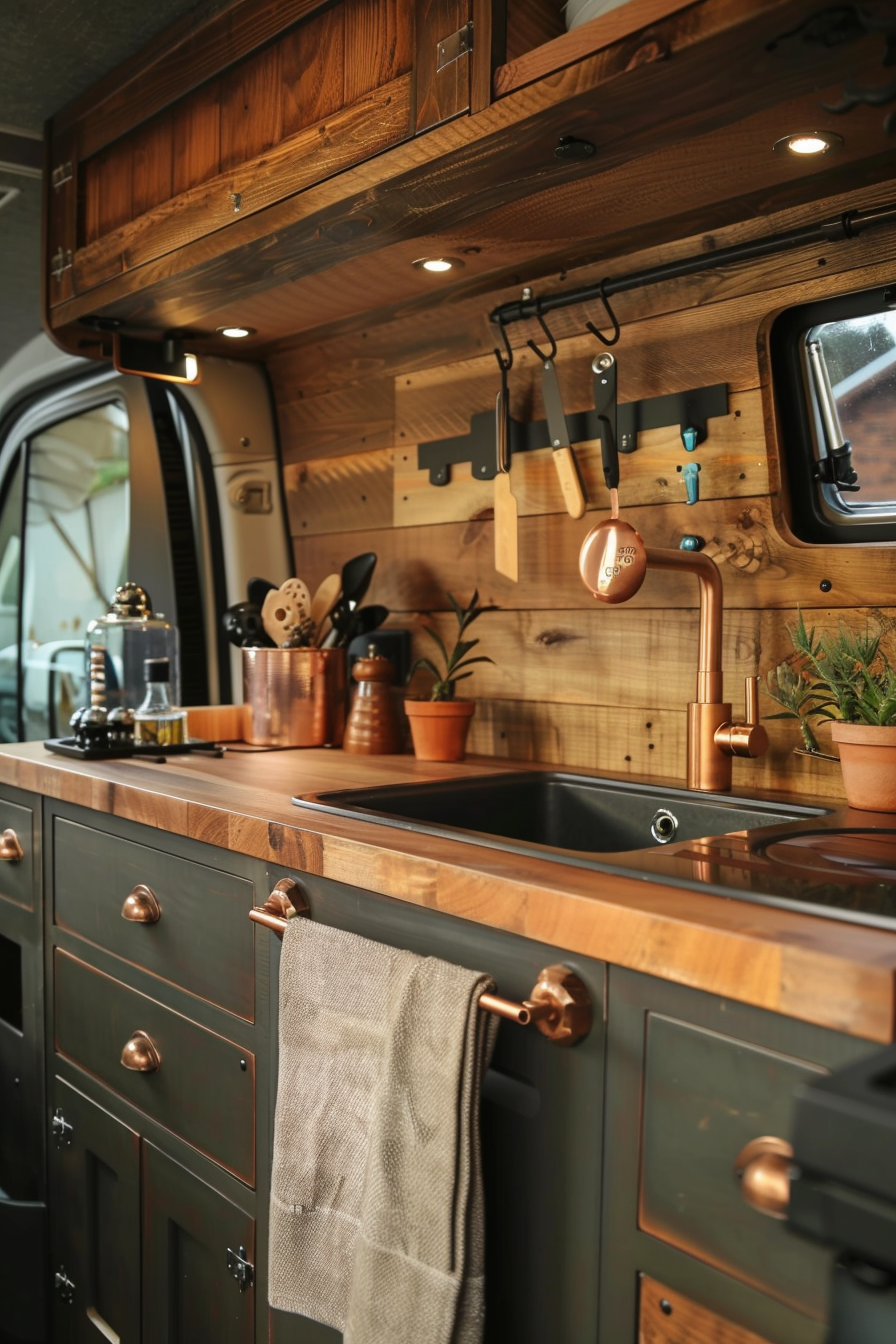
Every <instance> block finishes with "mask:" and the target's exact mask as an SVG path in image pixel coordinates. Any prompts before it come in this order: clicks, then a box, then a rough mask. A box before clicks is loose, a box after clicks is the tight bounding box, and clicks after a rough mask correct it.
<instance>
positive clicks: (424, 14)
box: [414, 0, 473, 133]
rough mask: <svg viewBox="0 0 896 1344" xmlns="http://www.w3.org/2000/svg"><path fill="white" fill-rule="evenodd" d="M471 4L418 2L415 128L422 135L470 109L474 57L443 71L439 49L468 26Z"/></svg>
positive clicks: (467, 1)
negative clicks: (443, 43)
mask: <svg viewBox="0 0 896 1344" xmlns="http://www.w3.org/2000/svg"><path fill="white" fill-rule="evenodd" d="M471 17H472V4H471V0H416V5H415V35H416V43H415V55H414V84H415V88H416V91H417V97H416V106H415V110H414V127H415V130H416V131H417V132H418V133H419V132H420V131H425V130H428V129H429V128H430V127H432V126H438V124H439V122H441V121H447V120H448V119H449V118H450V117H456V116H457V115H458V114H459V113H461V112H465V111H466V110H467V109H468V108H469V106H470V77H471V66H472V61H473V57H472V54H471V53H469V52H468V53H467V54H466V55H463V56H460V57H459V58H458V59H457V60H454V61H451V62H450V63H448V64H445V63H443V64H442V68H441V69H440V68H439V65H440V62H439V47H440V44H441V43H442V42H446V41H448V39H450V38H451V37H452V35H453V34H455V33H458V32H460V30H461V29H462V28H463V27H464V26H465V25H466V24H467V23H468V21H469V20H470V18H471Z"/></svg>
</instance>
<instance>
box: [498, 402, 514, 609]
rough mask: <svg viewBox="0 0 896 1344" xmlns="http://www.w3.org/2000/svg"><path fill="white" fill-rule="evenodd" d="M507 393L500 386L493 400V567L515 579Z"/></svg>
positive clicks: (507, 576)
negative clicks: (496, 455) (495, 450)
mask: <svg viewBox="0 0 896 1344" xmlns="http://www.w3.org/2000/svg"><path fill="white" fill-rule="evenodd" d="M508 410H509V408H508V405H507V393H506V390H505V389H504V387H502V388H501V391H500V392H499V393H498V396H497V399H496V401H495V442H496V445H497V452H498V470H497V473H496V475H495V569H496V570H497V571H498V573H499V574H503V575H505V577H506V578H508V579H512V580H513V582H514V583H518V582H519V577H520V575H519V525H518V518H517V503H516V500H515V498H514V496H513V491H512V490H511V488H510V463H511V454H510V435H509V433H508V430H509V424H508V421H509V418H510V417H509V413H508Z"/></svg>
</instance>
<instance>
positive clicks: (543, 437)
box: [417, 383, 728, 485]
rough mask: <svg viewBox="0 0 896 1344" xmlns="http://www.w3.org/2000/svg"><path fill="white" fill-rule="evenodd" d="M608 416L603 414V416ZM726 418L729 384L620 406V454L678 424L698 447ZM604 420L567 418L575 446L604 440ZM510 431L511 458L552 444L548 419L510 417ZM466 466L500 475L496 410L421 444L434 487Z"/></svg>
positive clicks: (596, 414)
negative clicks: (711, 426)
mask: <svg viewBox="0 0 896 1344" xmlns="http://www.w3.org/2000/svg"><path fill="white" fill-rule="evenodd" d="M606 414H607V413H606V411H604V418H606ZM727 414H728V385H727V383H716V384H714V385H713V386H711V387H698V388H694V389H692V390H691V391H690V392H672V393H669V394H667V395H666V396H662V397H647V398H646V399H645V400H643V401H631V402H628V403H626V404H624V405H622V406H618V407H617V408H616V434H617V442H618V445H619V451H620V452H621V453H633V452H634V451H635V449H636V448H637V446H638V432H639V430H642V429H661V428H663V427H665V426H667V425H678V426H679V427H680V429H681V430H682V431H684V430H686V429H688V430H692V431H696V435H697V443H702V442H703V441H704V440H705V439H706V437H707V428H706V422H707V420H708V419H709V418H710V417H714V416H722V415H727ZM601 418H602V416H601V412H600V411H599V410H590V411H579V412H577V413H575V414H572V415H570V414H567V416H566V427H567V429H568V430H569V441H570V443H591V442H594V441H595V440H598V439H600V433H601ZM509 433H510V449H511V456H512V455H513V454H514V453H528V452H532V451H533V450H535V449H538V448H550V446H551V436H550V433H549V431H548V423H547V421H546V420H529V421H520V420H513V419H511V420H510V431H509ZM461 462H469V463H470V467H471V471H472V474H473V476H474V477H475V479H476V480H477V481H492V480H494V478H495V475H496V471H497V459H496V455H495V413H494V411H481V412H478V413H477V414H476V415H472V416H471V417H470V432H469V433H468V434H460V435H457V436H456V437H455V438H452V439H433V440H431V441H430V442H429V443H421V444H418V445H417V465H418V467H419V468H420V469H421V470H428V472H429V483H430V485H447V484H448V483H449V481H450V480H451V467H452V466H455V465H457V464H458V463H461Z"/></svg>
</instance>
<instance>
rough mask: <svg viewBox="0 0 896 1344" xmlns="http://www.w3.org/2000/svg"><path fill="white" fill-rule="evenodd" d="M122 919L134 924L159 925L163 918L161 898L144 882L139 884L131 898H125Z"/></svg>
mask: <svg viewBox="0 0 896 1344" xmlns="http://www.w3.org/2000/svg"><path fill="white" fill-rule="evenodd" d="M121 917H122V919H129V920H131V921H132V922H133V923H134V924H157V923H158V922H159V920H160V919H161V918H162V907H161V906H160V905H159V898H158V897H157V896H156V894H155V892H154V891H152V890H150V888H149V887H147V886H146V885H145V884H144V883H143V882H138V883H137V885H136V887H134V890H133V891H132V892H131V894H130V896H128V897H126V898H125V903H124V905H123V906H122V907H121Z"/></svg>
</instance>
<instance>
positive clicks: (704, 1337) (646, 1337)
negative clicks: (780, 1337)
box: [638, 1274, 769, 1344]
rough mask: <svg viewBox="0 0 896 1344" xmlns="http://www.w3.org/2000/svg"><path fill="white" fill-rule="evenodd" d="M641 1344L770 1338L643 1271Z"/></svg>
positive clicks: (764, 1343)
mask: <svg viewBox="0 0 896 1344" xmlns="http://www.w3.org/2000/svg"><path fill="white" fill-rule="evenodd" d="M638 1344H769V1341H768V1340H766V1339H764V1338H762V1337H761V1336H759V1335H756V1334H754V1333H753V1331H752V1330H745V1329H744V1328H743V1327H742V1326H739V1325H735V1324H734V1322H732V1321H726V1320H725V1319H724V1318H723V1317H721V1316H717V1315H716V1313H715V1312H713V1311H709V1310H707V1308H706V1307H701V1306H700V1305H699V1304H698V1303H697V1302H692V1301H691V1300H690V1299H689V1298H687V1297H685V1296H683V1294H682V1293H678V1292H675V1291H674V1290H673V1289H671V1288H667V1287H666V1286H665V1284H662V1283H658V1282H657V1281H656V1280H655V1279H652V1278H650V1276H649V1275H647V1274H641V1275H640V1277H639V1314H638Z"/></svg>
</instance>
